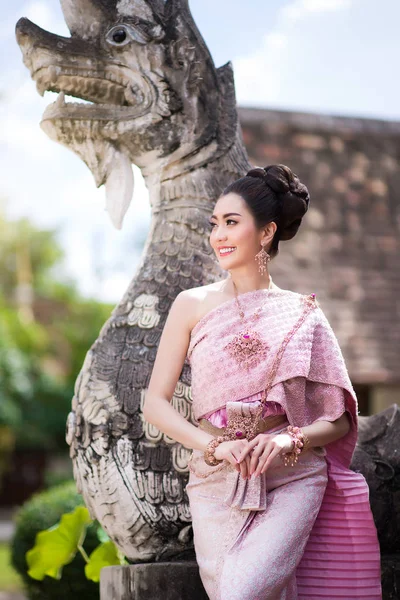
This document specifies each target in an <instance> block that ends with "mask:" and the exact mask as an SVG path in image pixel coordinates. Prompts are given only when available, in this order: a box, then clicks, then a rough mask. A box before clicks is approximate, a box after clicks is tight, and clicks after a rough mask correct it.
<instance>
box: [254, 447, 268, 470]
mask: <svg viewBox="0 0 400 600" xmlns="http://www.w3.org/2000/svg"><path fill="white" fill-rule="evenodd" d="M267 443H268V442H267ZM264 444H265V442H261V443H259V444H258V446H256V447H255V448H254V449H253V452H252V454H251V457H250V458H251V461H250V475H252V474H253V473H254V471H255V470H256V468H257V466H258V464H259V460H260V456H261V455H262V454H263V453H264V452H265V449H266V446H265V445H264Z"/></svg>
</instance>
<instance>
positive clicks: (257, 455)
mask: <svg viewBox="0 0 400 600" xmlns="http://www.w3.org/2000/svg"><path fill="white" fill-rule="evenodd" d="M292 447H293V438H292V436H291V435H289V434H288V433H278V434H276V433H259V434H258V435H257V436H256V437H255V438H253V439H252V440H251V441H250V442H247V445H246V446H245V447H243V448H242V450H241V452H240V455H239V463H240V465H241V464H242V461H245V460H246V461H247V459H248V458H249V455H250V467H247V471H248V473H249V474H250V476H251V475H252V474H253V473H254V476H255V477H258V476H259V475H261V473H265V471H266V470H267V469H268V467H269V465H270V464H271V462H272V460H273V459H274V458H275V456H278V454H285V453H286V452H290V450H291V449H292Z"/></svg>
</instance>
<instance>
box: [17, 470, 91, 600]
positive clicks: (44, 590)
mask: <svg viewBox="0 0 400 600" xmlns="http://www.w3.org/2000/svg"><path fill="white" fill-rule="evenodd" d="M82 505H83V498H82V496H81V495H80V494H78V493H77V491H76V486H75V482H73V481H72V482H70V483H66V484H63V485H61V486H58V487H56V488H53V489H51V490H47V491H46V492H42V493H40V494H36V495H35V496H33V497H32V498H31V499H30V500H28V502H26V503H25V504H24V505H23V506H22V507H21V508H20V510H19V511H18V513H17V516H16V530H15V534H14V537H13V539H12V542H11V546H12V554H11V557H12V564H13V566H14V568H15V569H16V571H17V572H18V573H19V574H20V575H21V577H22V579H23V581H24V584H25V587H26V591H27V595H28V597H29V599H30V600H71V598H74V600H99V586H98V584H96V583H94V582H92V581H89V580H88V579H87V578H86V576H85V572H84V568H85V564H86V562H85V560H84V558H83V557H82V555H81V554H80V553H77V554H76V556H75V558H74V559H73V560H72V562H71V563H69V564H68V565H66V566H65V567H64V569H63V574H62V578H61V580H57V579H52V578H50V577H45V578H44V579H43V581H36V580H35V579H32V578H31V577H29V575H28V569H29V567H28V564H27V562H26V553H27V552H28V551H29V550H30V549H31V548H32V547H33V546H34V544H35V539H36V535H37V533H39V532H40V531H42V530H44V529H48V528H49V527H53V526H54V524H55V523H57V522H58V521H60V519H61V517H62V515H63V514H64V513H66V512H71V511H73V510H74V509H75V508H76V507H77V506H82ZM97 529H98V524H97V523H92V524H91V525H89V527H88V529H87V533H86V538H85V549H86V551H87V552H88V553H91V552H93V550H95V548H97V546H98V544H99V540H98V536H97Z"/></svg>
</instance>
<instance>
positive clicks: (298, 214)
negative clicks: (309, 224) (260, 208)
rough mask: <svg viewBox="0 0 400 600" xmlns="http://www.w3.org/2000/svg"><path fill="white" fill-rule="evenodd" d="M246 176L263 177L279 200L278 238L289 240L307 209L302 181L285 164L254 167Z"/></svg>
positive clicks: (307, 201)
mask: <svg viewBox="0 0 400 600" xmlns="http://www.w3.org/2000/svg"><path fill="white" fill-rule="evenodd" d="M247 176H249V177H258V178H260V179H263V180H264V182H265V183H266V185H267V186H268V187H269V188H270V189H271V190H272V191H273V192H274V194H275V195H276V197H277V199H278V200H279V201H280V202H281V215H280V219H279V221H280V223H279V225H280V239H281V240H290V239H292V237H294V236H295V235H296V233H297V230H298V228H299V227H300V224H301V221H302V219H303V217H304V215H305V214H306V212H307V210H308V206H309V203H310V194H309V192H308V189H307V187H306V186H305V185H304V183H301V181H300V179H299V178H298V176H297V175H296V174H295V173H293V171H291V169H289V167H287V166H286V165H280V164H279V165H268V166H267V167H264V168H262V167H255V168H254V169H251V170H250V171H249V172H248V173H247Z"/></svg>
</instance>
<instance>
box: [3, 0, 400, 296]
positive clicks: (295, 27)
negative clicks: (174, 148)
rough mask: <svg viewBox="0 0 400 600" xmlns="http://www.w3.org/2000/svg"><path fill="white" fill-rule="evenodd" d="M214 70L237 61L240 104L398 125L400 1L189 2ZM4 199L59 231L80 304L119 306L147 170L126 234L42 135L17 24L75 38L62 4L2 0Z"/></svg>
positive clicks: (86, 180)
mask: <svg viewBox="0 0 400 600" xmlns="http://www.w3.org/2000/svg"><path fill="white" fill-rule="evenodd" d="M189 5H190V8H191V10H192V14H193V17H194V19H195V22H196V24H197V26H198V28H199V30H200V31H201V33H202V35H203V37H204V39H205V41H206V43H207V45H208V48H209V49H210V52H211V55H212V57H213V59H214V62H215V64H216V66H217V67H218V66H221V65H223V64H225V63H226V62H228V61H231V62H232V64H233V68H234V73H235V85H236V96H237V103H238V105H239V106H246V107H260V108H270V109H278V110H296V111H303V112H313V113H324V114H332V115H343V116H353V117H365V118H378V119H384V120H394V121H400V102H399V97H400V79H399V77H398V76H397V70H398V69H397V65H398V62H399V58H400V36H399V35H398V23H399V22H400V2H399V0H381V1H380V2H379V3H377V2H376V0H268V1H267V0H248V2H246V3H244V2H243V0H218V2H216V1H215V0H189ZM0 14H1V20H0V63H1V64H0V66H1V69H0V161H1V162H0V164H1V175H2V176H1V187H0V199H1V200H2V203H3V206H4V210H5V211H6V214H7V215H8V217H9V218H19V217H23V216H26V217H29V218H30V219H31V220H32V221H33V222H34V223H35V224H36V225H37V226H38V227H43V228H50V229H54V230H56V231H57V237H58V240H59V242H60V244H61V245H62V247H63V248H64V250H65V261H64V264H63V265H62V266H61V267H60V269H59V272H58V276H59V277H60V278H69V279H73V280H74V281H76V282H77V285H78V287H79V289H80V291H81V293H82V294H83V295H84V296H87V297H92V298H97V299H99V300H103V301H107V302H112V303H116V302H118V300H119V299H120V298H121V297H122V295H123V293H124V292H125V290H126V288H127V286H128V284H129V281H130V280H131V279H132V277H133V276H134V275H135V272H136V269H137V266H138V264H139V261H140V247H139V250H138V248H137V246H138V244H139V246H140V242H141V241H143V240H144V239H145V237H146V234H147V231H148V229H149V225H150V218H151V214H150V206H149V201H148V194H147V189H146V186H145V185H144V182H143V179H142V177H141V175H140V171H139V170H138V169H137V168H136V167H133V169H134V175H135V192H134V197H133V200H132V203H131V206H130V208H129V210H128V212H127V214H126V216H125V221H124V226H123V229H122V230H116V229H114V228H113V226H112V224H111V221H110V219H109V217H108V215H107V213H106V211H105V208H104V206H105V193H104V188H100V189H96V187H95V183H94V180H93V177H92V174H91V173H90V171H89V170H88V168H87V167H86V165H85V164H84V163H83V162H82V161H81V160H80V159H79V158H78V157H77V156H76V155H75V154H73V153H72V152H71V151H69V150H68V149H66V148H64V147H62V146H60V145H59V144H56V143H55V142H53V141H51V140H50V139H49V138H48V137H47V136H46V134H45V133H44V132H43V131H42V130H41V129H40V127H39V122H40V120H41V115H42V113H43V111H44V109H45V107H46V106H47V105H48V104H49V103H50V102H53V101H54V99H55V94H51V93H49V92H46V93H45V96H44V97H43V98H42V97H40V96H39V94H38V93H37V91H36V87H35V84H34V82H33V81H32V80H31V78H30V74H29V72H28V70H27V69H26V67H25V66H24V65H23V63H22V59H21V52H20V50H19V47H18V45H17V44H16V42H15V35H14V27H15V23H16V21H17V20H18V18H19V17H21V16H26V17H28V18H30V19H31V20H32V21H34V22H35V23H36V24H37V25H40V26H41V27H43V28H45V29H47V30H49V31H52V32H53V33H58V34H61V35H68V29H67V27H66V25H65V23H64V20H63V16H62V12H61V8H60V5H59V2H58V0H13V2H7V3H5V2H4V3H2V8H1V13H0Z"/></svg>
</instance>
